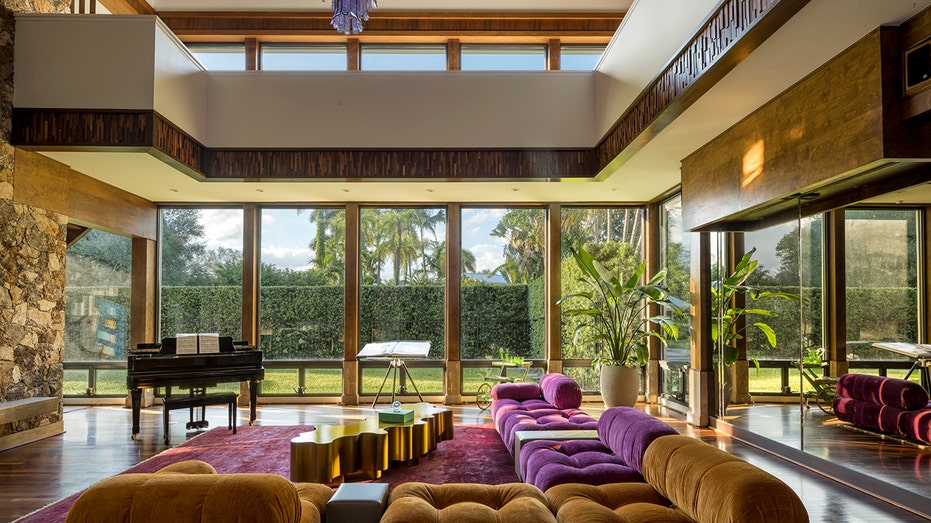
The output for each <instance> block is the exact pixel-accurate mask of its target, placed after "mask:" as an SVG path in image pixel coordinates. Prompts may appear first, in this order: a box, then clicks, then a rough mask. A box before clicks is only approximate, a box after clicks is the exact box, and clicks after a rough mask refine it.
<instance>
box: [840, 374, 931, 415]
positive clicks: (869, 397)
mask: <svg viewBox="0 0 931 523" xmlns="http://www.w3.org/2000/svg"><path fill="white" fill-rule="evenodd" d="M837 395H838V396H841V397H845V398H853V399H855V400H859V401H865V402H867V403H875V404H878V405H888V406H890V407H895V408H898V409H903V410H915V409H923V408H925V407H926V406H927V405H928V391H926V390H925V389H924V388H923V387H922V386H921V385H919V384H917V383H915V382H913V381H906V380H902V379H898V378H885V377H882V376H871V375H868V374H844V375H843V376H841V377H840V378H838V380H837Z"/></svg>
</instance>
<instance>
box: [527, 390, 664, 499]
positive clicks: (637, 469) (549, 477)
mask: <svg viewBox="0 0 931 523" xmlns="http://www.w3.org/2000/svg"><path fill="white" fill-rule="evenodd" d="M673 434H678V432H677V431H676V430H675V429H674V428H672V427H671V426H669V425H667V424H666V423H664V422H662V421H660V420H658V419H656V418H654V417H653V416H651V415H649V414H647V413H645V412H642V411H640V410H637V409H634V408H630V407H613V408H610V409H608V410H606V411H604V413H603V414H602V415H601V418H599V420H598V439H597V440H568V441H549V440H535V441H530V442H527V443H526V444H524V446H523V447H522V448H521V451H520V470H521V477H522V478H524V482H526V483H530V484H531V485H534V486H536V487H539V488H540V490H543V491H546V490H547V489H549V488H550V487H553V486H555V485H560V484H563V483H584V484H586V485H604V484H607V483H626V482H631V481H639V482H642V481H644V479H643V467H642V462H643V455H644V453H645V452H646V450H647V447H648V446H650V444H651V443H653V441H654V440H656V439H657V438H659V437H661V436H668V435H673Z"/></svg>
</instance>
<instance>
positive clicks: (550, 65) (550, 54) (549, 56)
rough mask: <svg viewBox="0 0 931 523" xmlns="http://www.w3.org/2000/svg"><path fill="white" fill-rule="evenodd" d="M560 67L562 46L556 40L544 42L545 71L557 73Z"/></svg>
mask: <svg viewBox="0 0 931 523" xmlns="http://www.w3.org/2000/svg"><path fill="white" fill-rule="evenodd" d="M561 67H562V45H561V42H560V40H559V39H558V38H553V39H550V40H549V41H547V42H546V70H547V71H559V69H560V68H561Z"/></svg>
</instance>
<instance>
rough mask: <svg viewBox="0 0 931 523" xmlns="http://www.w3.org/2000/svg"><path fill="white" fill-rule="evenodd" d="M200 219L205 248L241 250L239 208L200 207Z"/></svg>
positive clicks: (240, 216)
mask: <svg viewBox="0 0 931 523" xmlns="http://www.w3.org/2000/svg"><path fill="white" fill-rule="evenodd" d="M200 220H201V224H202V225H203V226H204V240H205V242H206V244H207V249H210V250H213V249H217V248H219V247H226V248H229V249H235V250H237V251H242V210H241V209H202V210H201V213H200Z"/></svg>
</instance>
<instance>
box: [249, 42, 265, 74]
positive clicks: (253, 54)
mask: <svg viewBox="0 0 931 523" xmlns="http://www.w3.org/2000/svg"><path fill="white" fill-rule="evenodd" d="M245 44H246V71H258V70H259V66H260V65H261V63H260V62H261V61H260V60H259V40H258V39H257V38H246V40H245Z"/></svg>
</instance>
